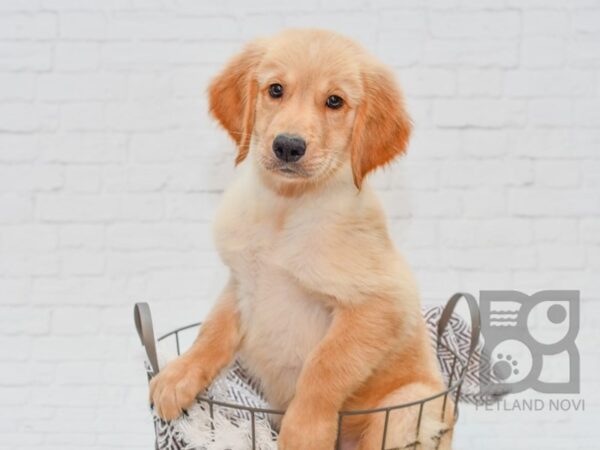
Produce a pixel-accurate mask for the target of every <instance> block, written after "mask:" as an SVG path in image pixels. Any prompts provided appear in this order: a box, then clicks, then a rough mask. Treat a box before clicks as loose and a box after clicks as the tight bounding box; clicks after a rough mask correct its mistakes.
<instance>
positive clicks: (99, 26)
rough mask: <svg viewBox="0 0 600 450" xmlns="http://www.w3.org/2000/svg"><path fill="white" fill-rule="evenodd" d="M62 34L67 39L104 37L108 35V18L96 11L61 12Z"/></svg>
mask: <svg viewBox="0 0 600 450" xmlns="http://www.w3.org/2000/svg"><path fill="white" fill-rule="evenodd" d="M60 36H61V37H62V38H66V39H102V38H104V37H105V36H106V19H105V18H104V16H103V15H102V14H96V13H84V12H65V13H61V14H60Z"/></svg>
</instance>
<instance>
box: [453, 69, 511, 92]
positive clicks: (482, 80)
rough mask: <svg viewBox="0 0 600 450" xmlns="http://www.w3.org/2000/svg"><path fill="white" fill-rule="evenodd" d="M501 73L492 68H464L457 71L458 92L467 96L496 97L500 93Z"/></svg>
mask: <svg viewBox="0 0 600 450" xmlns="http://www.w3.org/2000/svg"><path fill="white" fill-rule="evenodd" d="M502 82H503V74H502V72H501V71H499V70H494V69H466V70H460V71H459V72H458V93H459V94H460V95H461V96H467V97H471V96H473V97H496V96H499V95H500V94H501V93H502Z"/></svg>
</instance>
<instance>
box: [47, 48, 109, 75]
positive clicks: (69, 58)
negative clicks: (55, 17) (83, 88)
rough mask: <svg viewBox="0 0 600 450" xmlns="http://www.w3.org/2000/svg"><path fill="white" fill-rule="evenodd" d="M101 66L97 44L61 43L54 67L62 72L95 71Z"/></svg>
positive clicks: (56, 52) (57, 50) (55, 53)
mask: <svg viewBox="0 0 600 450" xmlns="http://www.w3.org/2000/svg"><path fill="white" fill-rule="evenodd" d="M99 64H100V45H99V44H98V43H96V42H59V43H57V45H56V49H55V51H54V67H55V68H56V70H58V71H60V72H81V71H93V70H96V69H97V68H98V66H99Z"/></svg>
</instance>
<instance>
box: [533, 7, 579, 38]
mask: <svg viewBox="0 0 600 450" xmlns="http://www.w3.org/2000/svg"><path fill="white" fill-rule="evenodd" d="M568 30H569V18H568V16H567V14H564V13H563V12H562V11H557V10H551V9H531V10H526V11H523V34H524V35H526V36H563V35H565V34H566V33H567V32H568Z"/></svg>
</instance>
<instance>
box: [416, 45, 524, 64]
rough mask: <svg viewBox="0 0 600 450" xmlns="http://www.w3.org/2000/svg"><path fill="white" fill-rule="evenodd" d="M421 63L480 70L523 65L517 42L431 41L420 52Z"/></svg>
mask: <svg viewBox="0 0 600 450" xmlns="http://www.w3.org/2000/svg"><path fill="white" fill-rule="evenodd" d="M420 53H421V55H422V56H421V57H420V58H419V60H420V61H422V62H424V63H425V64H426V65H433V66H452V67H455V66H457V65H469V66H473V67H475V68H479V67H485V68H488V67H503V68H509V67H515V66H517V64H518V62H519V45H518V41H516V40H514V41H513V40H499V39H494V40H485V39H470V40H455V39H452V40H451V39H431V40H428V41H427V42H426V43H425V45H424V47H423V50H422V51H421V52H420Z"/></svg>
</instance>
